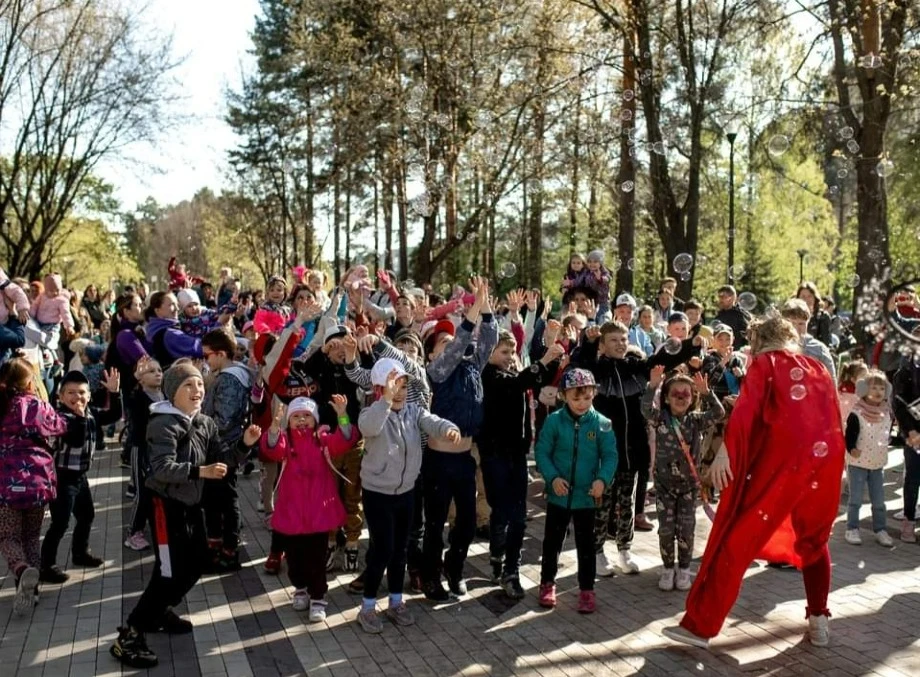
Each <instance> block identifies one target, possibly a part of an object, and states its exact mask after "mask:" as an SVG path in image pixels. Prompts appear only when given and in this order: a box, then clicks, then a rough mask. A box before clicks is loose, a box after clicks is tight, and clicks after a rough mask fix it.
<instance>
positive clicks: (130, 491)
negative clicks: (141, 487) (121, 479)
mask: <svg viewBox="0 0 920 677" xmlns="http://www.w3.org/2000/svg"><path fill="white" fill-rule="evenodd" d="M135 496H137V489H136V488H135V487H134V486H133V485H130V484H129V485H128V488H127V489H125V498H134V497H135Z"/></svg>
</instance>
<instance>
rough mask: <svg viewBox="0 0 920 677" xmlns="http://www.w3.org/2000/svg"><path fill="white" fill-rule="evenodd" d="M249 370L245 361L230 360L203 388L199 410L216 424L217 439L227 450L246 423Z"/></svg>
mask: <svg viewBox="0 0 920 677" xmlns="http://www.w3.org/2000/svg"><path fill="white" fill-rule="evenodd" d="M251 388H252V374H251V372H250V371H249V368H248V367H247V366H246V365H245V364H241V363H239V362H234V363H232V364H231V365H230V366H229V367H227V368H225V369H221V370H220V371H219V372H217V378H216V379H215V380H214V383H213V384H212V385H211V387H210V388H208V389H207V390H206V391H205V395H204V402H203V403H202V405H201V413H203V414H205V415H206V416H210V417H211V418H212V419H214V422H215V423H216V424H217V431H218V433H219V435H220V443H221V445H222V446H223V448H224V450H225V451H230V450H232V449H233V447H234V446H235V445H236V443H237V442H239V441H240V440H241V439H242V438H243V431H244V430H245V428H246V426H247V425H248V424H249V409H250V398H249V394H250V390H251Z"/></svg>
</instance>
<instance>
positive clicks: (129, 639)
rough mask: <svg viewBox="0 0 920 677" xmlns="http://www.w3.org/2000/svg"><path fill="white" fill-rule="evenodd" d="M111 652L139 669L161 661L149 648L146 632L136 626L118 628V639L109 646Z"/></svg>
mask: <svg viewBox="0 0 920 677" xmlns="http://www.w3.org/2000/svg"><path fill="white" fill-rule="evenodd" d="M109 653H110V654H112V656H114V657H115V658H116V659H118V660H119V661H120V662H121V663H123V664H125V665H127V666H128V667H131V668H137V669H139V670H145V669H147V668H152V667H154V666H155V665H156V664H157V663H158V662H159V661H157V655H156V654H155V653H153V652H152V651H151V650H150V649H149V648H147V641H146V640H145V639H144V634H143V633H142V632H138V631H137V630H135V629H134V628H118V639H116V640H115V643H114V644H113V645H112V646H111V647H109Z"/></svg>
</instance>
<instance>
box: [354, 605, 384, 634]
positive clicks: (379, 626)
mask: <svg viewBox="0 0 920 677" xmlns="http://www.w3.org/2000/svg"><path fill="white" fill-rule="evenodd" d="M358 625H360V626H361V629H362V630H364V632H367V633H369V634H371V635H379V634H380V633H381V632H383V622H382V621H381V620H380V617H379V616H378V615H377V610H376V609H363V608H362V609H361V611H359V612H358Z"/></svg>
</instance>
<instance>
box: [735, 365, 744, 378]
mask: <svg viewBox="0 0 920 677" xmlns="http://www.w3.org/2000/svg"><path fill="white" fill-rule="evenodd" d="M732 374H734V375H735V378H744V370H743V369H742V368H741V367H735V368H734V369H732Z"/></svg>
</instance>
